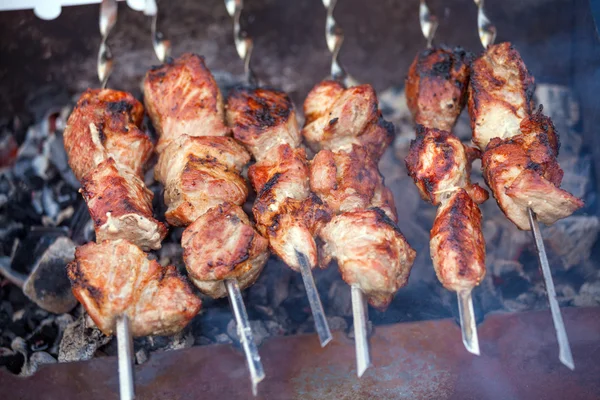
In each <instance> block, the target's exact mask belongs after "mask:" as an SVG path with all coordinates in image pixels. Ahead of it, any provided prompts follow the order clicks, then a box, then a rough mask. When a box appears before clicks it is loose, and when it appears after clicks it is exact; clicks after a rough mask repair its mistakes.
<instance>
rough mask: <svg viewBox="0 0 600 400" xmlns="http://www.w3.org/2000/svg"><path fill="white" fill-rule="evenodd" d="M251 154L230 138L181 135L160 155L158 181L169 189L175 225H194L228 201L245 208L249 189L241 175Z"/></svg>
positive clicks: (168, 214)
mask: <svg viewBox="0 0 600 400" xmlns="http://www.w3.org/2000/svg"><path fill="white" fill-rule="evenodd" d="M249 161H250V155H249V154H248V152H247V151H246V149H244V147H243V146H241V145H240V144H239V143H237V142H236V141H235V140H234V139H232V138H229V137H208V136H202V137H195V136H188V135H181V136H179V137H178V138H177V139H174V140H172V141H171V143H170V145H169V146H167V147H166V148H165V149H164V151H163V152H162V153H161V154H160V157H159V160H158V163H157V165H156V167H155V170H154V171H155V176H156V179H157V180H158V181H159V182H161V183H162V184H163V185H164V186H165V203H166V204H167V206H168V210H167V212H166V213H165V216H166V218H167V221H168V222H169V223H170V224H171V225H176V226H182V225H188V224H190V223H192V222H194V221H195V220H196V219H197V218H198V217H199V216H201V215H202V214H204V213H205V212H206V211H208V210H209V209H210V208H212V207H215V206H217V205H219V204H222V203H224V202H230V203H233V204H237V205H242V204H244V202H245V201H246V198H247V197H248V187H247V185H246V182H245V180H244V178H242V176H241V175H240V173H241V170H242V168H243V166H244V165H246V164H247V163H248V162H249Z"/></svg>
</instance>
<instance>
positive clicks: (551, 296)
mask: <svg viewBox="0 0 600 400" xmlns="http://www.w3.org/2000/svg"><path fill="white" fill-rule="evenodd" d="M474 1H475V4H476V5H477V8H478V10H477V29H478V32H479V39H480V41H481V45H482V46H483V47H484V49H486V48H487V47H488V46H489V45H492V44H494V40H495V39H496V33H497V31H496V27H495V26H494V25H492V23H491V21H490V20H489V19H488V18H487V16H486V15H485V12H484V9H483V3H484V0H474ZM527 213H528V217H529V225H530V227H531V231H532V233H533V239H534V241H535V247H536V249H537V254H538V260H539V263H540V268H541V269H542V275H543V276H544V284H545V286H546V293H547V295H548V302H549V303H550V312H551V314H552V321H553V322H554V329H555V330H556V337H557V340H558V348H559V355H558V358H559V360H560V362H562V363H563V364H564V365H565V366H567V368H569V369H571V370H574V369H575V363H574V361H573V355H572V354H571V346H570V344H569V338H568V337H567V331H566V329H565V323H564V321H563V318H562V314H561V312H560V306H559V305H558V301H557V300H556V290H555V288H554V281H553V280H552V271H551V270H550V263H549V262H548V256H547V254H546V248H545V247H544V239H543V237H542V233H541V231H540V226H539V223H538V220H537V217H536V215H535V213H534V212H533V210H532V209H531V208H527Z"/></svg>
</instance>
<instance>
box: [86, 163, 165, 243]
mask: <svg viewBox="0 0 600 400" xmlns="http://www.w3.org/2000/svg"><path fill="white" fill-rule="evenodd" d="M81 185H82V189H81V193H82V195H83V198H84V199H85V201H86V203H87V206H88V209H89V212H90V216H91V217H92V221H94V229H95V231H96V240H97V241H98V242H101V241H104V240H116V239H127V240H129V241H130V242H132V243H134V244H135V245H137V246H139V247H141V248H142V249H144V250H149V249H154V250H156V249H160V243H161V241H162V240H163V239H164V237H165V235H166V234H167V227H166V226H165V224H163V223H162V222H159V221H157V220H155V219H154V218H153V216H152V197H153V196H152V191H150V190H149V189H148V188H147V187H146V185H144V182H143V181H142V180H141V179H140V178H138V177H137V176H136V175H134V174H133V173H132V172H131V171H129V170H128V169H123V168H118V167H117V165H116V163H115V161H114V160H113V159H112V158H109V159H107V160H106V161H104V162H102V163H100V164H99V165H98V167H96V168H95V169H94V170H92V171H91V172H90V173H89V174H87V175H86V176H85V177H84V178H83V179H82V180H81Z"/></svg>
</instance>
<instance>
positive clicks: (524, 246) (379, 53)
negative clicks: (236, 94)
mask: <svg viewBox="0 0 600 400" xmlns="http://www.w3.org/2000/svg"><path fill="white" fill-rule="evenodd" d="M130 3H131V4H132V5H135V2H134V1H132V2H130ZM138 3H140V4H141V3H144V2H143V1H142V2H138ZM7 4H8V3H7ZM427 4H428V6H429V9H430V10H431V11H432V12H433V13H434V14H435V15H437V18H438V20H439V27H438V29H437V32H436V35H435V42H434V43H435V44H441V43H446V44H448V45H452V46H455V45H460V46H462V47H463V48H465V49H467V50H469V51H473V52H474V53H476V54H478V53H479V52H480V51H481V44H480V42H479V37H478V35H477V32H478V26H477V11H478V10H477V7H476V5H475V4H474V3H473V2H472V1H470V0H456V1H452V2H443V1H433V0H432V1H428V2H427ZM138 5H139V4H138ZM23 8H25V7H23ZM485 10H486V15H487V17H488V18H489V20H490V21H492V22H493V24H494V25H495V27H496V28H497V32H498V37H497V42H501V41H505V40H507V41H511V42H512V43H513V44H514V45H515V47H516V48H517V49H518V50H519V52H520V53H521V55H522V57H523V59H524V61H525V62H526V64H527V66H528V68H529V70H530V72H531V73H532V75H534V76H535V78H536V84H537V89H536V92H535V101H536V103H542V104H544V112H545V114H547V115H549V116H550V117H552V119H553V121H554V124H555V126H556V129H557V131H558V132H559V134H560V138H561V142H562V147H561V152H560V154H559V157H558V160H559V162H560V165H561V167H562V169H563V170H564V173H565V174H564V178H563V185H562V187H563V188H565V189H566V190H568V191H569V192H571V193H573V194H574V195H575V196H577V197H579V198H581V199H583V200H584V201H585V207H584V208H583V209H581V210H579V211H578V212H576V213H575V214H574V215H572V216H571V217H569V218H566V219H563V220H560V221H558V222H557V223H555V224H554V225H552V226H549V227H544V226H542V235H543V237H544V240H545V245H546V250H547V256H548V259H549V263H550V266H551V269H552V276H553V278H554V284H555V287H556V298H557V300H558V303H559V304H560V306H561V307H562V311H563V319H564V323H565V326H566V331H567V333H568V338H569V341H570V346H571V350H572V354H573V359H574V362H575V370H574V371H571V370H569V369H568V368H566V367H565V366H564V365H562V364H561V363H560V361H559V359H558V344H557V338H556V335H555V330H554V325H553V321H552V317H551V315H550V311H549V309H548V300H547V295H546V290H545V286H544V281H543V277H542V274H541V272H540V270H539V268H538V261H537V254H536V248H535V244H534V240H533V237H532V236H531V233H530V232H525V231H519V230H518V229H517V228H516V227H515V226H514V225H513V224H512V223H510V222H509V221H507V220H506V218H505V217H504V215H503V214H502V212H501V211H500V209H499V208H498V206H497V204H496V202H495V201H493V199H492V200H490V201H487V202H486V203H484V204H483V206H482V212H483V215H484V224H483V233H484V237H485V240H486V252H487V258H486V266H487V274H486V277H485V279H484V280H483V281H482V282H481V284H480V285H479V286H478V287H477V288H476V289H474V290H473V302H474V310H475V316H476V320H477V323H478V334H479V346H480V349H481V356H475V355H472V354H470V353H469V352H467V350H465V347H464V346H463V343H462V341H461V330H460V326H459V323H458V322H459V309H458V304H457V300H456V296H455V295H454V294H453V293H451V292H449V291H447V290H446V289H444V288H443V287H442V286H441V284H440V283H439V282H438V280H437V279H436V276H435V273H434V270H433V268H432V265H431V258H430V256H429V230H430V228H431V226H432V223H433V219H434V217H435V213H436V210H435V207H433V206H431V205H429V204H427V203H425V202H423V201H421V200H420V198H419V194H418V191H417V188H416V187H415V185H414V183H413V181H412V179H411V178H409V177H408V175H407V171H406V167H405V164H404V158H405V157H406V155H407V154H408V150H409V145H410V141H411V139H413V138H414V136H415V130H414V125H413V122H412V117H411V114H410V112H409V110H408V108H407V105H406V100H405V94H404V78H405V77H406V75H407V72H408V69H409V66H410V63H411V62H412V60H413V58H414V56H415V54H417V52H418V51H421V50H422V49H423V48H424V47H425V46H426V41H425V39H423V35H422V33H421V30H420V27H419V2H418V1H416V0H413V1H398V0H397V1H381V2H377V4H372V2H364V1H358V0H340V1H339V2H338V4H337V5H336V8H335V14H334V15H335V19H336V21H337V23H338V24H339V26H341V27H342V28H343V29H344V34H345V41H344V45H343V47H342V49H341V51H340V54H339V60H340V61H341V62H342V64H343V65H344V67H345V68H346V70H347V71H348V72H349V73H350V74H351V75H352V77H353V78H354V79H356V80H357V81H359V82H368V83H371V84H372V85H373V86H374V88H375V90H376V91H377V93H378V97H379V100H380V108H381V110H382V112H383V115H384V117H385V118H386V119H387V120H388V121H391V122H392V123H393V124H394V126H395V131H396V133H395V138H394V141H393V144H392V145H391V146H390V147H389V148H388V149H387V151H386V153H385V154H384V155H383V157H382V159H381V161H380V163H379V168H380V170H381V172H382V174H383V176H384V178H385V183H386V185H387V186H389V187H390V189H391V190H392V192H393V194H394V198H395V203H396V207H397V209H398V219H399V221H398V225H399V226H400V228H401V229H402V232H403V234H404V235H405V236H406V238H407V240H408V242H409V243H410V244H411V245H412V247H413V248H414V249H415V250H416V251H417V258H416V260H415V262H414V266H413V269H412V272H411V276H410V279H409V283H408V285H407V286H406V287H404V288H402V289H401V290H400V291H399V292H398V293H397V295H396V296H395V297H394V299H393V301H392V303H391V304H390V306H389V308H388V309H387V311H385V312H380V311H378V310H376V309H374V308H370V309H369V320H370V322H369V324H368V334H369V338H370V348H371V358H372V363H373V365H372V367H371V368H369V369H368V370H367V371H366V372H365V373H364V375H363V376H362V377H361V378H360V379H359V378H357V377H356V373H357V367H356V361H355V349H354V342H355V334H354V329H353V324H352V321H353V318H352V316H353V310H352V296H351V290H350V287H349V286H348V285H347V284H346V283H345V282H344V281H343V280H342V278H341V276H340V273H339V272H338V270H337V268H335V267H334V266H332V267H330V268H328V269H325V270H315V271H314V279H315V282H316V287H317V289H318V293H319V295H320V299H321V301H322V304H323V308H324V311H325V314H326V316H327V322H328V325H329V327H330V328H331V330H332V331H333V340H332V341H331V342H330V343H329V344H328V345H327V347H325V348H321V346H320V345H319V341H318V338H317V335H316V333H315V325H314V320H313V318H312V315H311V308H310V305H309V301H308V299H307V296H306V294H305V290H304V284H303V279H302V276H301V275H300V274H298V273H296V272H293V271H292V270H290V269H289V268H287V267H286V266H285V265H284V264H283V263H282V262H281V261H280V260H279V259H277V258H276V257H274V256H272V257H271V258H270V259H269V261H268V262H267V264H266V266H265V269H264V271H263V273H262V275H261V276H260V278H259V279H258V281H257V282H256V283H255V284H254V285H253V286H251V287H250V288H248V289H247V290H245V291H244V292H243V299H244V301H245V304H246V308H247V312H248V317H249V320H250V326H251V328H252V331H253V334H254V341H255V342H256V344H257V345H258V351H259V353H260V356H261V358H262V362H263V365H264V371H265V374H266V378H265V380H264V381H263V382H262V383H261V384H260V385H259V390H258V395H257V398H264V399H288V398H289V399H296V398H303V399H312V398H314V399H323V398H327V399H371V398H382V399H404V398H411V399H413V398H427V399H429V398H439V399H468V398H477V399H481V398H486V399H487V398H489V399H508V398H510V399H529V398H547V399H563V398H576V399H596V398H599V397H600V380H599V379H598V376H600V361H599V360H600V357H599V354H598V351H599V350H598V349H599V348H600V347H599V346H600V247H599V245H598V240H597V237H598V231H599V230H600V220H599V219H598V216H599V208H598V201H597V191H598V187H600V186H599V181H598V177H599V176H600V143H599V141H600V139H599V138H598V135H596V134H595V130H596V127H597V126H598V125H599V123H600V114H599V113H598V110H599V109H600V103H599V101H598V96H597V95H596V94H597V93H598V92H599V91H600V44H599V42H598V29H597V25H596V24H595V21H597V19H595V18H594V17H596V18H598V16H599V11H600V10H599V9H598V6H597V5H596V4H595V2H591V4H590V2H588V1H586V0H575V1H571V2H566V1H558V0H535V1H529V2H527V4H525V3H523V2H519V1H517V0H505V1H499V0H489V1H488V2H486V3H485ZM0 20H1V21H0V22H1V23H0V26H1V27H2V28H0V29H2V31H3V32H2V34H1V35H0V37H1V39H0V53H1V54H0V87H1V88H2V96H0V103H1V104H0V105H1V107H0V168H1V169H0V251H1V253H0V268H1V275H0V366H1V369H0V397H1V398H6V399H35V398H48V399H64V398H90V399H96V398H98V399H100V398H102V399H106V398H115V399H116V398H119V375H118V371H117V357H116V355H117V352H118V346H117V340H116V339H114V338H111V337H107V336H105V335H103V334H102V333H101V332H100V331H99V330H98V329H97V328H96V327H95V326H94V323H93V321H92V320H91V319H90V318H89V316H87V314H86V313H85V312H84V310H83V308H82V307H81V305H79V304H78V303H77V302H76V300H75V299H74V297H73V295H72V294H71V287H70V284H69V281H68V279H67V277H66V273H65V266H66V264H67V263H68V262H69V261H70V260H71V259H72V257H73V250H74V247H75V246H77V245H81V244H83V243H86V242H89V241H92V240H93V239H94V231H93V227H92V226H91V225H90V217H89V213H88V209H87V207H86V204H85V202H84V201H83V199H82V198H81V196H80V195H79V194H78V193H77V189H78V188H79V186H80V185H79V182H78V181H77V179H76V178H75V176H74V175H73V173H72V171H71V170H70V168H69V167H68V165H67V156H66V154H65V150H64V146H63V136H62V133H63V130H64V128H65V123H66V120H67V117H68V115H69V113H70V112H71V110H72V108H73V106H74V104H75V102H76V101H77V99H78V98H79V96H80V95H81V93H82V92H83V91H84V90H85V89H87V88H88V87H98V86H99V84H98V82H97V68H96V67H97V54H98V46H99V43H100V33H99V31H98V4H90V5H85V6H73V7H63V9H62V12H61V13H60V15H59V16H58V17H57V18H56V19H53V20H41V19H39V18H37V17H36V16H35V15H34V13H33V12H32V11H31V10H22V11H3V12H0ZM157 21H158V24H157V28H158V29H159V30H160V31H161V32H162V33H163V34H164V36H165V37H166V38H167V39H169V41H170V43H171V54H172V55H173V56H175V57H177V56H179V55H181V54H183V53H184V52H196V53H199V54H202V55H203V56H204V57H205V62H206V64H207V66H208V67H209V68H210V69H211V71H212V73H213V75H214V76H215V79H216V80H217V82H218V83H219V85H220V87H221V88H222V90H223V91H224V92H226V91H228V90H229V89H230V88H232V87H234V86H235V85H236V84H238V83H239V82H242V81H243V80H244V73H245V72H244V66H243V63H242V62H241V61H240V59H239V56H238V53H236V47H235V44H234V40H233V37H232V35H231V33H232V32H231V31H232V19H231V18H230V15H229V14H228V12H227V10H226V8H225V5H224V4H223V2H222V1H218V0H207V1H203V2H194V1H178V2H166V1H163V2H160V3H159V8H158V20H157ZM151 22H152V20H151V18H150V17H148V16H145V15H144V13H143V12H140V11H139V10H138V11H136V10H134V9H132V8H130V7H128V6H127V5H126V4H125V2H121V3H120V4H119V6H118V19H117V23H116V25H115V27H114V28H113V29H112V31H111V33H110V36H109V38H108V44H109V46H110V49H111V52H112V55H113V57H114V68H113V71H112V74H111V76H110V80H109V87H110V88H114V89H119V90H125V91H129V92H131V93H133V94H134V95H135V96H136V97H137V98H141V97H142V90H141V81H142V79H143V77H144V74H145V73H146V71H147V70H148V68H150V67H151V66H152V65H155V64H158V63H159V62H158V61H157V60H156V56H155V53H154V50H153V44H152V38H151ZM325 23H326V10H325V8H324V7H323V6H322V3H321V2H319V1H318V0H311V1H302V2H300V1H298V2H290V1H284V0H274V1H262V0H251V1H246V2H245V4H244V9H243V11H242V13H241V27H242V30H244V31H246V32H247V34H248V36H249V37H252V38H253V40H254V50H253V54H252V60H251V66H252V69H253V70H254V72H255V73H256V76H257V77H258V78H259V79H260V80H261V81H262V82H264V83H266V86H269V87H275V88H279V89H281V90H283V91H285V92H287V93H288V94H289V95H290V97H291V98H292V100H293V102H294V103H295V105H296V109H297V111H298V114H299V115H298V117H299V122H300V123H302V121H303V118H304V116H303V115H301V114H302V113H301V109H302V104H303V102H304V99H305V98H306V96H307V94H308V92H309V90H310V89H311V88H312V87H313V86H314V85H315V83H317V82H318V81H319V80H321V79H324V78H326V77H327V75H328V74H329V67H330V62H331V55H330V51H329V49H328V48H327V43H326V41H325V38H324V35H323V33H324V27H325ZM150 125H151V124H150V121H148V120H147V121H145V123H144V126H147V127H148V130H149V131H150V132H149V133H150V135H154V134H155V132H153V131H152V129H151V127H150ZM453 132H454V133H455V134H456V135H457V136H458V137H459V138H460V139H462V140H463V141H464V142H467V141H469V140H470V138H471V130H470V126H469V118H468V115H467V110H464V111H463V113H462V115H461V117H460V118H459V120H458V123H457V125H456V127H455V128H454V131H453ZM479 171H480V168H479V165H478V164H477V163H476V164H475V165H474V167H473V174H472V179H473V180H474V181H475V182H482V181H483V179H482V177H481V173H480V172H479ZM146 181H147V182H148V183H149V188H150V189H151V190H152V191H153V192H154V204H153V208H154V210H155V212H157V213H158V215H159V219H163V220H164V218H163V216H164V212H165V209H166V207H165V205H164V203H163V202H162V193H161V191H162V185H159V184H158V183H155V182H153V179H152V173H148V174H147V175H146ZM250 206H251V204H250ZM248 209H249V208H248ZM181 234H182V229H181V228H176V229H171V230H170V232H169V234H168V235H167V237H166V239H165V240H164V241H163V243H162V247H161V249H160V250H157V251H154V252H152V253H153V255H154V257H155V259H156V260H157V261H158V262H160V264H162V265H167V264H173V265H175V266H176V267H178V268H180V269H181V271H182V272H185V267H184V263H183V260H182V250H181V246H180V244H179V243H180V240H181ZM202 301H203V306H202V311H201V312H200V314H199V315H197V316H196V317H195V318H194V319H193V320H192V322H191V323H190V324H189V325H188V326H187V327H186V328H185V329H184V330H183V331H182V332H180V333H178V334H176V335H173V336H146V337H142V338H136V339H135V340H134V342H133V355H134V358H135V367H134V374H135V390H136V397H137V398H140V399H198V398H201V397H211V398H223V399H234V398H236V399H237V398H251V397H252V391H251V385H250V383H249V380H248V367H247V365H246V362H245V359H244V353H243V351H242V345H241V343H240V338H239V336H238V333H237V331H236V323H235V319H234V317H233V314H232V312H231V308H230V305H229V303H228V301H227V299H218V300H212V299H210V298H208V297H202Z"/></svg>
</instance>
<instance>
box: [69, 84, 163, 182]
mask: <svg viewBox="0 0 600 400" xmlns="http://www.w3.org/2000/svg"><path fill="white" fill-rule="evenodd" d="M143 116H144V108H143V107H142V104H141V103H140V102H139V101H137V100H136V99H135V98H134V97H133V96H132V95H131V94H129V93H126V92H120V91H117V90H111V89H88V90H86V91H85V92H84V93H83V94H82V95H81V97H80V98H79V101H78V102H77V105H76V106H75V108H74V109H73V112H72V113H71V115H70V116H69V119H68V121H67V126H66V128H65V132H64V144H65V150H66V152H67V155H68V156H69V165H70V166H71V168H72V169H73V172H74V173H75V176H76V177H77V179H79V180H80V181H81V179H82V178H83V177H84V176H85V175H86V174H87V173H88V172H89V171H91V170H92V169H94V168H95V167H96V166H98V164H100V163H101V162H103V161H105V160H106V159H108V158H111V157H112V158H113V159H114V160H115V162H116V164H117V165H118V166H119V167H123V168H129V169H130V170H131V171H133V173H135V174H136V175H138V176H141V175H142V173H143V167H144V165H145V164H146V162H147V161H148V159H149V158H150V156H151V154H152V150H153V148H154V146H153V144H152V142H151V141H150V138H148V136H147V135H146V134H145V133H144V132H143V131H141V130H140V126H141V123H142V119H143Z"/></svg>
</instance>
